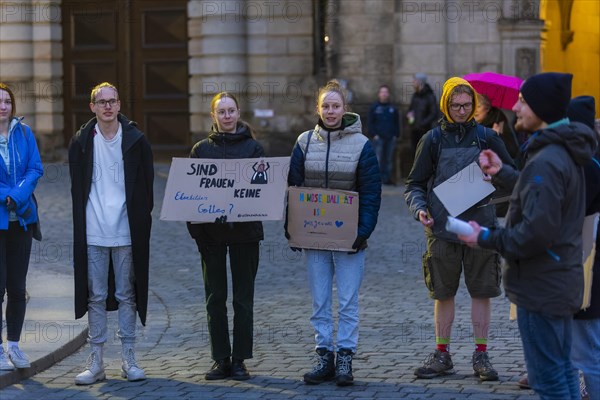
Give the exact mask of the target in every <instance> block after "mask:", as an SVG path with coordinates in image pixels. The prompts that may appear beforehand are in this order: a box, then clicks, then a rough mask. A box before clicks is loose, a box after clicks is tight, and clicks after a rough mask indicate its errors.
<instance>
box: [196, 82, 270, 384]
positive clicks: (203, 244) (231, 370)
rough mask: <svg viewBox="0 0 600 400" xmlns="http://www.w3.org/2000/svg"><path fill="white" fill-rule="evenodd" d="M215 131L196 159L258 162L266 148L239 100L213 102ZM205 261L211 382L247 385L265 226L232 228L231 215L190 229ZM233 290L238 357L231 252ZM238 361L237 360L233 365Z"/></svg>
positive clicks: (222, 96) (228, 97)
mask: <svg viewBox="0 0 600 400" xmlns="http://www.w3.org/2000/svg"><path fill="white" fill-rule="evenodd" d="M211 116H212V119H213V122H214V123H213V125H212V127H211V130H210V133H209V135H208V138H207V139H204V140H201V141H199V142H198V143H196V144H195V145H194V147H193V148H192V151H191V153H190V157H192V158H202V159H214V158H229V159H238V158H258V157H263V156H264V151H263V148H262V146H261V145H260V144H259V143H258V142H257V141H256V140H254V139H253V137H252V131H251V129H250V127H249V126H248V125H247V124H246V123H244V122H242V121H240V120H239V118H240V109H239V105H238V101H237V99H236V98H235V97H234V95H233V94H231V93H227V92H221V93H218V94H216V95H215V96H214V97H213V99H212V101H211ZM187 227H188V230H189V232H190V235H191V236H192V238H194V239H195V240H196V244H197V245H198V251H199V252H200V255H201V256H202V275H203V278H204V291H205V297H206V314H207V320H208V332H209V335H210V346H211V354H212V358H213V360H214V361H215V362H214V364H213V366H212V368H211V369H210V371H208V372H207V373H206V375H205V378H206V379H207V380H216V379H225V378H228V377H231V378H233V379H235V380H246V379H249V378H250V374H249V373H248V370H247V369H246V365H245V364H244V360H246V359H249V358H252V356H253V354H252V349H253V338H254V335H253V331H254V280H255V279H256V273H257V271H258V261H259V242H260V241H261V240H263V227H262V223H261V222H260V221H256V222H233V223H231V222H230V223H228V222H227V217H226V216H225V215H223V216H220V217H218V218H217V219H216V221H215V222H214V223H204V224H192V223H188V224H187ZM228 250H229V261H230V266H231V280H232V285H233V311H234V316H233V351H232V347H231V341H230V339H229V323H228V319H227V251H228ZM232 358H233V360H232Z"/></svg>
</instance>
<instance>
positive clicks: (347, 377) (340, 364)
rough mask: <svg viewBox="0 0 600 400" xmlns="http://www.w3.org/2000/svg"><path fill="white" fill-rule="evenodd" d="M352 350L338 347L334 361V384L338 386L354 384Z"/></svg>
mask: <svg viewBox="0 0 600 400" xmlns="http://www.w3.org/2000/svg"><path fill="white" fill-rule="evenodd" d="M353 355H354V353H352V350H349V349H340V350H339V351H338V353H337V359H336V361H335V384H336V385H338V386H350V385H353V384H354V376H352V356H353Z"/></svg>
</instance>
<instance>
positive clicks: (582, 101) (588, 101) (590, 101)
mask: <svg viewBox="0 0 600 400" xmlns="http://www.w3.org/2000/svg"><path fill="white" fill-rule="evenodd" d="M567 116H568V117H569V119H570V120H571V121H575V122H581V123H584V124H586V125H587V126H589V127H590V128H592V129H594V119H595V117H596V102H595V101H594V98H593V97H592V96H579V97H575V98H574V99H572V100H571V102H570V103H569V109H568V110H567Z"/></svg>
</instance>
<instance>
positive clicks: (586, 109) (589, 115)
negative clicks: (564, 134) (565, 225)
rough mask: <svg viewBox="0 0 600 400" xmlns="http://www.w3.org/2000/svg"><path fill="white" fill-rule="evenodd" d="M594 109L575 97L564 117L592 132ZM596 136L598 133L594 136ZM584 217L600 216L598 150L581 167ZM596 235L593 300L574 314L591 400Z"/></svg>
mask: <svg viewBox="0 0 600 400" xmlns="http://www.w3.org/2000/svg"><path fill="white" fill-rule="evenodd" d="M595 112H596V105H595V101H594V98H593V97H592V96H579V97H575V98H574V99H572V100H571V102H570V103H569V109H568V110H567V116H568V117H569V119H570V120H571V121H577V122H581V123H584V124H586V125H587V126H589V127H590V128H591V129H594V116H595ZM596 133H598V132H596ZM584 173H585V195H586V196H585V197H586V202H585V204H586V210H585V215H593V214H596V213H598V212H600V149H599V150H598V152H596V155H595V156H594V157H593V158H592V160H591V161H590V162H589V163H588V164H587V165H586V166H585V167H584ZM598 224H599V226H598V228H599V229H598V231H597V233H596V256H595V258H594V263H593V267H592V271H593V272H592V276H593V278H592V297H591V299H590V306H589V307H587V308H586V309H585V310H582V311H579V312H578V313H577V314H575V320H574V321H573V348H572V349H571V352H572V354H571V359H572V360H573V366H574V367H575V368H576V369H578V370H581V371H582V372H583V377H584V380H585V385H586V387H587V392H588V394H589V396H590V400H600V235H599V234H598V233H599V232H600V222H599V223H598Z"/></svg>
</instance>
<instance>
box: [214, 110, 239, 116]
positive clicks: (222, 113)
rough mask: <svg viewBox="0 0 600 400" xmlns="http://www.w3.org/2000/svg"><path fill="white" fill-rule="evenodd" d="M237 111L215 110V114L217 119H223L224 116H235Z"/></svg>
mask: <svg viewBox="0 0 600 400" xmlns="http://www.w3.org/2000/svg"><path fill="white" fill-rule="evenodd" d="M236 112H237V110H236V109H235V108H230V109H229V110H217V111H216V113H217V115H218V116H219V117H224V116H225V115H227V114H229V115H235V113H236Z"/></svg>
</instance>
